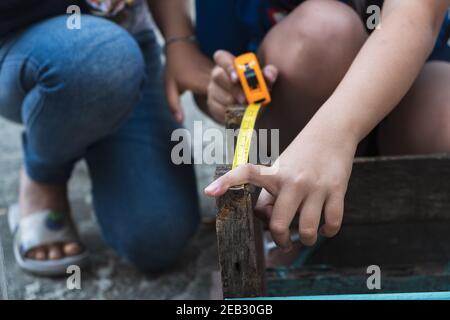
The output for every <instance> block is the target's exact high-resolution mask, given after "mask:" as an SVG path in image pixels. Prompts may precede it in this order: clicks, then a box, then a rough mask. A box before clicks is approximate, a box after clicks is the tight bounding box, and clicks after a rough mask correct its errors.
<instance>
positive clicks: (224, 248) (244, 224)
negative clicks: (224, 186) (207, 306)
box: [216, 166, 265, 298]
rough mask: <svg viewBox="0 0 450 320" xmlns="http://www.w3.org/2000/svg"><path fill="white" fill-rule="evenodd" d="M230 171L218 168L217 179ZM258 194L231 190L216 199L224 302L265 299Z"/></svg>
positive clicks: (240, 189)
mask: <svg viewBox="0 0 450 320" xmlns="http://www.w3.org/2000/svg"><path fill="white" fill-rule="evenodd" d="M228 169H229V167H228V166H226V167H224V168H220V167H219V168H218V172H217V173H218V175H220V174H223V173H224V172H226V171H227V170H228ZM256 194H257V193H256V190H255V188H254V187H252V186H250V185H246V186H245V187H241V188H237V189H231V190H229V191H228V192H227V193H226V194H225V195H224V196H222V197H220V198H218V199H217V207H218V214H217V220H216V230H217V245H218V252H219V264H220V269H221V276H222V288H223V296H224V298H236V297H257V296H262V295H264V292H265V283H264V282H265V280H264V278H265V276H264V270H265V267H264V253H263V248H262V227H261V224H260V222H259V221H258V220H257V219H256V218H255V217H254V214H253V206H254V202H255V199H256Z"/></svg>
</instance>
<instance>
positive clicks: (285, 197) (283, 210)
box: [269, 190, 302, 251]
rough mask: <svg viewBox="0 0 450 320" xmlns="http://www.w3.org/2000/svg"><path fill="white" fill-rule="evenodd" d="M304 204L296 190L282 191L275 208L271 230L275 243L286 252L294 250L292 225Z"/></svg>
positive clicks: (270, 224) (271, 220) (270, 225)
mask: <svg viewBox="0 0 450 320" xmlns="http://www.w3.org/2000/svg"><path fill="white" fill-rule="evenodd" d="M301 202H302V197H301V196H300V195H298V194H295V191H294V190H291V191H289V190H281V191H280V194H279V195H278V196H277V199H276V201H275V205H274V206H273V211H272V218H271V219H270V223H269V229H270V233H271V234H272V239H273V241H274V242H275V243H276V244H277V245H278V246H279V247H281V248H282V249H284V250H285V251H290V250H291V249H292V241H291V232H290V225H291V222H292V219H293V218H294V216H295V214H296V213H297V210H298V207H299V206H300V203H301Z"/></svg>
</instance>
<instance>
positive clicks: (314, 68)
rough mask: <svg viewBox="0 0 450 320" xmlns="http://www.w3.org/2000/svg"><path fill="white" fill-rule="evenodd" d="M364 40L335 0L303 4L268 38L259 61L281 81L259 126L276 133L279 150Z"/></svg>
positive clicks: (361, 29)
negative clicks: (271, 67) (270, 67)
mask: <svg viewBox="0 0 450 320" xmlns="http://www.w3.org/2000/svg"><path fill="white" fill-rule="evenodd" d="M366 39H367V33H366V31H365V29H364V26H363V24H362V22H361V20H360V18H359V17H358V15H357V14H356V13H355V12H354V11H353V10H352V8H351V7H349V6H348V5H345V4H343V3H340V2H338V1H335V0H309V1H306V2H304V3H303V4H301V5H299V6H298V7H297V8H296V9H295V10H294V11H293V12H292V13H291V14H289V16H288V17H286V18H285V19H284V20H283V21H282V22H280V23H279V24H278V25H276V26H275V27H274V28H273V29H272V30H271V31H270V32H269V33H268V34H267V36H266V38H265V39H264V41H263V43H262V45H261V48H260V51H259V56H260V59H261V61H262V63H263V64H273V65H275V66H276V67H277V68H278V69H279V72H280V76H279V79H278V80H277V83H276V84H275V86H274V88H273V93H272V95H273V103H272V104H271V105H270V106H269V107H268V108H267V109H266V111H265V112H264V113H263V114H262V115H261V118H260V122H259V125H260V127H264V128H277V129H280V140H281V141H280V142H281V143H280V149H281V150H283V149H284V148H286V147H287V145H288V144H289V143H290V142H291V141H292V140H293V139H294V138H295V136H296V135H297V134H298V133H299V132H300V131H301V130H302V128H303V127H304V126H305V125H306V124H307V123H308V121H309V120H310V119H311V117H312V116H313V115H314V114H315V112H316V111H317V110H318V108H320V106H321V105H322V104H323V103H324V102H325V101H326V100H327V99H328V97H329V96H330V95H331V94H332V93H333V91H334V90H335V88H336V87H337V85H338V84H339V82H340V81H341V79H342V78H343V77H344V75H345V73H346V72H347V70H348V68H349V67H350V65H351V63H352V61H353V59H354V58H355V56H356V55H357V53H358V51H359V49H360V48H361V46H362V45H363V44H364V42H365V40H366Z"/></svg>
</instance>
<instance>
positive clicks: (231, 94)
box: [208, 50, 278, 123]
mask: <svg viewBox="0 0 450 320" xmlns="http://www.w3.org/2000/svg"><path fill="white" fill-rule="evenodd" d="M234 59H235V57H234V56H233V55H232V54H231V53H229V52H226V51H223V50H219V51H217V52H216V53H215V54H214V61H215V62H216V67H214V69H213V70H212V73H211V82H210V83H209V86H208V108H209V110H208V111H209V114H210V115H211V116H212V117H213V118H214V119H215V120H216V121H218V122H220V123H224V121H225V107H227V106H230V105H233V104H236V103H239V104H245V103H246V99H245V95H244V92H243V91H242V88H241V85H240V83H239V79H238V76H237V73H236V71H235V69H234ZM263 73H264V76H265V78H266V81H267V85H268V86H269V88H270V87H272V85H273V84H274V83H275V81H276V79H277V77H278V70H277V68H276V67H275V66H272V65H267V66H265V67H264V69H263Z"/></svg>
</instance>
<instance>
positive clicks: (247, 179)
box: [205, 163, 277, 197]
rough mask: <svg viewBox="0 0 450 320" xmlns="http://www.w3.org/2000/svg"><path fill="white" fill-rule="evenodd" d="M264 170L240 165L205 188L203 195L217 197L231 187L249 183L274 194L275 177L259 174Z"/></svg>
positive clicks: (259, 167) (261, 167) (254, 166)
mask: <svg viewBox="0 0 450 320" xmlns="http://www.w3.org/2000/svg"><path fill="white" fill-rule="evenodd" d="M264 168H265V167H263V166H258V165H254V164H250V163H248V164H245V165H241V166H239V167H237V168H236V169H233V170H231V171H229V172H227V173H226V174H224V175H223V176H221V177H219V178H218V179H217V180H215V181H214V182H213V183H211V184H210V185H209V186H208V187H206V188H205V193H206V195H208V196H211V197H219V196H221V195H223V194H224V193H225V192H226V191H227V190H228V189H229V188H231V187H234V186H239V185H243V184H246V183H251V184H253V185H255V186H258V187H261V188H264V189H266V190H268V191H269V192H270V193H271V194H276V191H277V184H276V181H275V176H273V175H263V174H261V172H262V171H263V169H264Z"/></svg>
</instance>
